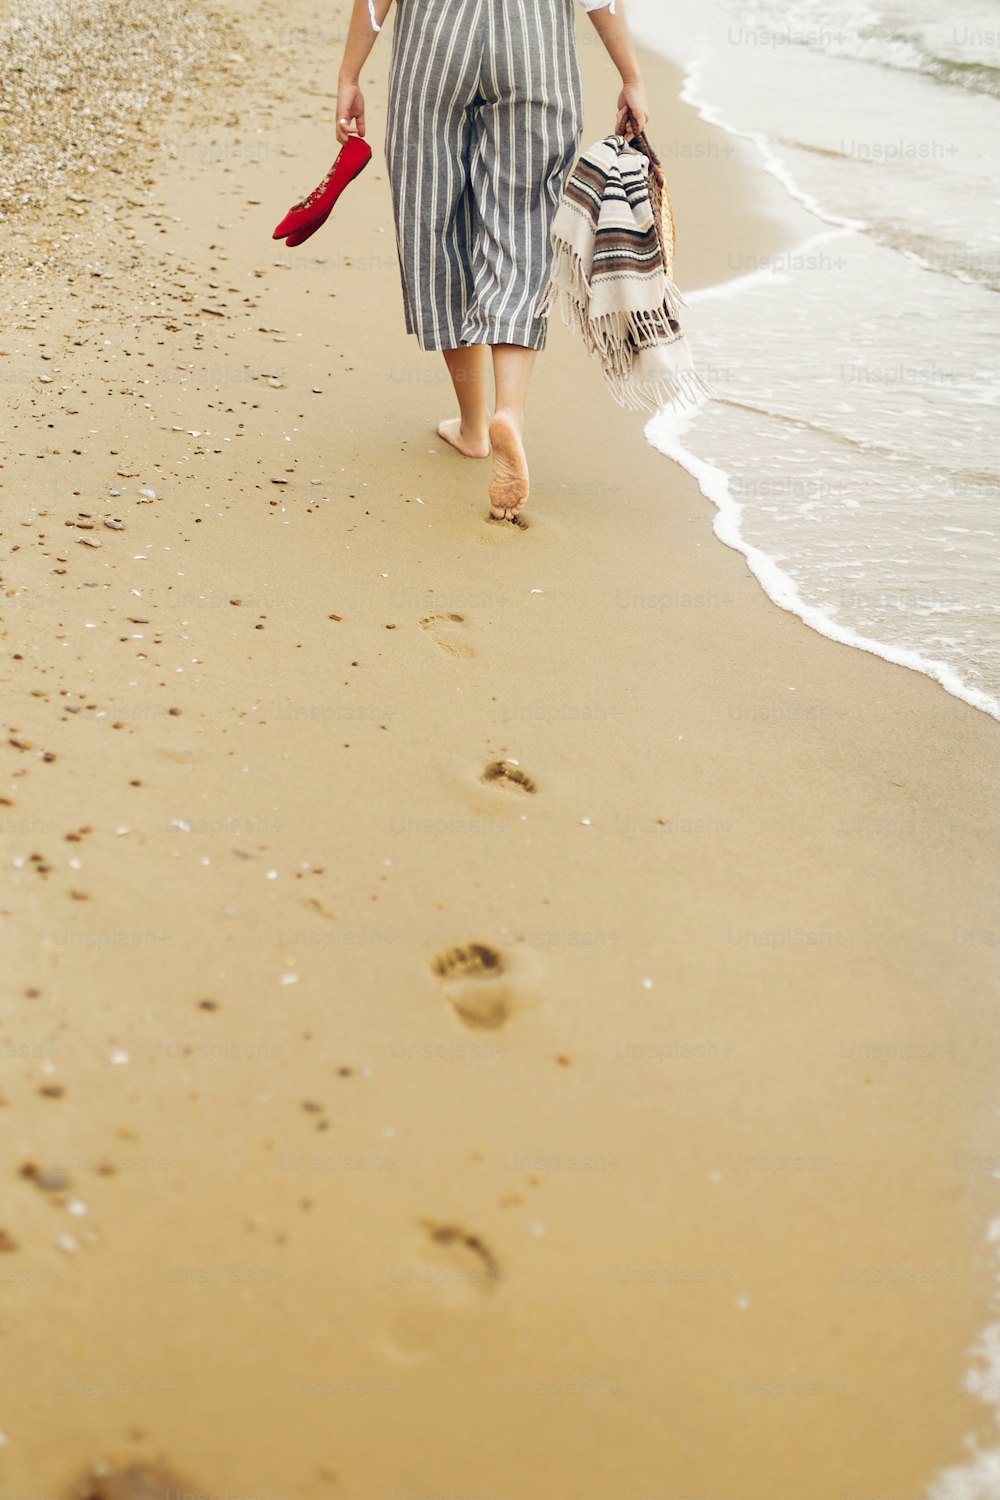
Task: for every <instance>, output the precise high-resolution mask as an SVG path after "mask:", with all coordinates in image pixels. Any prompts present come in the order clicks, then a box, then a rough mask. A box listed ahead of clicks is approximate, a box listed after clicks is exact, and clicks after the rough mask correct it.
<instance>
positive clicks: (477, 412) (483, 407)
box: [438, 344, 490, 458]
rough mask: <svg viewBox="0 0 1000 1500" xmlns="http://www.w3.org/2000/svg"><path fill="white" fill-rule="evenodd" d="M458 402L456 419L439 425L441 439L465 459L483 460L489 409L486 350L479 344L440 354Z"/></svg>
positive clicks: (487, 452)
mask: <svg viewBox="0 0 1000 1500" xmlns="http://www.w3.org/2000/svg"><path fill="white" fill-rule="evenodd" d="M442 353H443V354H444V358H445V364H446V365H447V366H448V373H449V375H450V376H451V383H452V385H453V386H454V387H455V395H456V397H457V398H458V409H459V411H460V413H461V415H460V416H458V417H448V418H447V419H446V420H445V421H444V422H439V423H438V437H442V438H444V440H445V442H446V443H450V444H451V446H452V447H453V448H457V449H458V451H459V453H461V454H463V455H464V456H465V457H466V458H486V457H487V456H488V454H489V451H490V440H489V435H488V429H489V424H490V409H489V405H488V403H487V400H486V364H487V361H486V350H485V348H484V346H483V345H482V344H470V345H467V346H466V347H465V348H462V349H444V350H442Z"/></svg>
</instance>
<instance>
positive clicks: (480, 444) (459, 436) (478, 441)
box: [437, 417, 490, 458]
mask: <svg viewBox="0 0 1000 1500" xmlns="http://www.w3.org/2000/svg"><path fill="white" fill-rule="evenodd" d="M437 434H438V437H440V438H444V440H445V442H446V443H450V444H451V446H452V447H453V448H457V449H458V451H459V453H461V454H462V456H463V457H464V458H489V456H490V444H489V439H488V438H487V436H486V434H485V432H483V433H476V434H475V435H473V436H470V435H469V434H468V433H466V432H463V431H462V419H461V417H448V418H447V419H446V420H445V421H444V422H439V423H438V429H437Z"/></svg>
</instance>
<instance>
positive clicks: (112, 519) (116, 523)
mask: <svg viewBox="0 0 1000 1500" xmlns="http://www.w3.org/2000/svg"><path fill="white" fill-rule="evenodd" d="M104 524H105V526H106V527H107V528H108V530H109V531H124V530H125V522H124V521H120V520H119V519H118V517H117V516H105V517H104Z"/></svg>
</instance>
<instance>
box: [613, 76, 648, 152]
mask: <svg viewBox="0 0 1000 1500" xmlns="http://www.w3.org/2000/svg"><path fill="white" fill-rule="evenodd" d="M648 124H649V105H648V104H647V103H646V90H645V89H644V88H643V86H642V84H641V83H627V84H626V85H625V87H624V88H623V89H622V91H621V93H620V94H619V95H618V118H617V120H616V122H615V132H616V134H617V135H623V136H625V137H626V139H627V140H631V139H632V137H633V136H634V135H638V133H639V132H640V130H645V128H646V126H647V125H648Z"/></svg>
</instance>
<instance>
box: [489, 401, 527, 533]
mask: <svg viewBox="0 0 1000 1500" xmlns="http://www.w3.org/2000/svg"><path fill="white" fill-rule="evenodd" d="M490 446H491V447H492V449H493V474H492V476H491V478H490V515H491V516H495V517H496V519H497V520H498V521H513V519H514V517H515V516H516V515H517V513H518V511H519V510H520V509H521V507H522V505H523V504H524V502H525V501H526V500H527V498H528V459H527V456H526V454H525V451H524V444H523V443H522V442H521V428H520V423H519V422H517V421H516V419H515V418H514V417H513V416H512V415H511V413H510V412H506V411H498V412H497V413H496V414H495V416H494V418H493V420H492V422H491V423H490Z"/></svg>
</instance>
